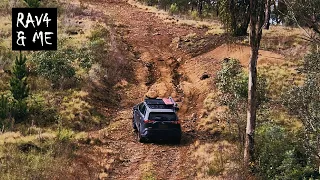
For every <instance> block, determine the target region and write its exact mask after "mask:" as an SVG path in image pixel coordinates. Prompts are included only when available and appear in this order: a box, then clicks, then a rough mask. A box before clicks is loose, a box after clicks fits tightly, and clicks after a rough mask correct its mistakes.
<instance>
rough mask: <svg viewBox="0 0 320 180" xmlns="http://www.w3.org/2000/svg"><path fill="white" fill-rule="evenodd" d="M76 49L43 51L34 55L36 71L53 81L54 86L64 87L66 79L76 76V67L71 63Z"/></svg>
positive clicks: (33, 60)
mask: <svg viewBox="0 0 320 180" xmlns="http://www.w3.org/2000/svg"><path fill="white" fill-rule="evenodd" d="M73 54H74V51H73V50H71V49H62V50H58V51H42V52H37V53H34V54H33V55H32V62H33V63H35V66H36V72H37V73H38V74H39V75H41V76H43V77H45V78H46V79H48V80H50V81H51V82H52V85H53V88H62V83H63V81H65V80H66V79H70V78H73V77H74V76H75V71H76V70H75V68H74V67H73V66H72V65H71V63H72V62H73V61H74V59H73Z"/></svg>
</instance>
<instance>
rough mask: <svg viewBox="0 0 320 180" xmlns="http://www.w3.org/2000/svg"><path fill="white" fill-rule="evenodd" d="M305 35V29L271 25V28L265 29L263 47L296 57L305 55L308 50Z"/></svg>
mask: <svg viewBox="0 0 320 180" xmlns="http://www.w3.org/2000/svg"><path fill="white" fill-rule="evenodd" d="M304 36H305V34H304V31H303V30H301V29H299V28H290V27H283V26H270V29H269V30H264V31H263V36H262V40H261V48H262V49H265V50H271V51H276V52H279V53H281V54H284V55H286V56H287V57H290V58H293V59H296V58H299V57H302V56H304V54H305V52H306V51H307V50H308V42H307V41H305V40H303V37H304Z"/></svg>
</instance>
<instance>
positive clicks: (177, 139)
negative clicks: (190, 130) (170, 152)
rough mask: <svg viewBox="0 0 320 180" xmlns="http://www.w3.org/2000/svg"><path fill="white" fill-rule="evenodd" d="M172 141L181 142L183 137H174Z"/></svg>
mask: <svg viewBox="0 0 320 180" xmlns="http://www.w3.org/2000/svg"><path fill="white" fill-rule="evenodd" d="M172 143H173V144H180V143H181V137H177V138H174V139H173V140H172Z"/></svg>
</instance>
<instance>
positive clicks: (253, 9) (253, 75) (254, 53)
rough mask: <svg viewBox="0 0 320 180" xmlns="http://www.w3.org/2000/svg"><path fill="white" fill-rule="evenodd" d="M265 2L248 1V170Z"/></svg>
mask: <svg viewBox="0 0 320 180" xmlns="http://www.w3.org/2000/svg"><path fill="white" fill-rule="evenodd" d="M264 9H265V0H250V34H249V40H250V46H251V57H250V62H249V83H248V110H247V127H246V136H245V138H246V139H245V147H244V148H245V149H244V165H245V166H246V167H248V168H249V169H251V168H252V165H253V163H254V131H255V126H256V112H257V60H258V53H259V48H260V40H261V36H262V26H263V24H264V16H265V12H264Z"/></svg>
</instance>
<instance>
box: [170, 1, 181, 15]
mask: <svg viewBox="0 0 320 180" xmlns="http://www.w3.org/2000/svg"><path fill="white" fill-rule="evenodd" d="M169 12H170V13H171V14H176V13H178V12H179V8H178V5H177V3H173V4H171V6H170V9H169Z"/></svg>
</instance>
